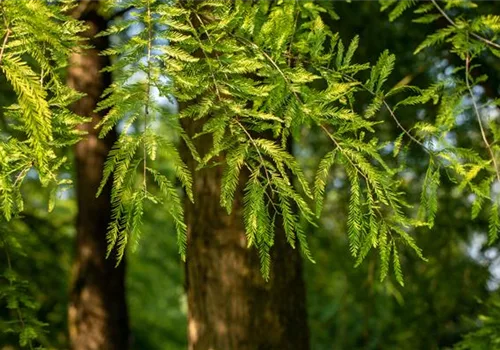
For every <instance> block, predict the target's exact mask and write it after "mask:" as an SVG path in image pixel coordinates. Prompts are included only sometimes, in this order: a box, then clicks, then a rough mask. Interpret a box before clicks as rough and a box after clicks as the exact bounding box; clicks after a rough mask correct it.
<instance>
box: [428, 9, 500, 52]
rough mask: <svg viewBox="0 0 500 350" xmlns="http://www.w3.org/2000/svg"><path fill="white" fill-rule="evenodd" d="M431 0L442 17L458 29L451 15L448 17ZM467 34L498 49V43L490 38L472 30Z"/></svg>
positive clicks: (499, 46) (499, 47)
mask: <svg viewBox="0 0 500 350" xmlns="http://www.w3.org/2000/svg"><path fill="white" fill-rule="evenodd" d="M431 1H432V3H433V4H434V6H435V7H436V9H437V10H438V11H439V12H440V13H441V14H442V15H443V17H444V18H445V19H446V20H447V21H448V22H449V23H450V24H451V25H452V26H453V27H455V28H457V29H460V28H459V27H458V25H457V24H456V23H455V21H453V20H452V19H451V17H450V16H448V14H447V13H446V12H445V11H444V10H443V9H442V8H441V6H439V5H438V3H437V1H436V0H431ZM469 34H470V35H471V36H473V37H474V38H476V39H477V40H480V41H482V42H484V43H486V44H488V45H489V46H492V47H494V48H496V49H500V45H499V44H497V43H495V42H493V41H491V40H488V39H486V38H484V37H482V36H481V35H478V34H476V33H474V32H469Z"/></svg>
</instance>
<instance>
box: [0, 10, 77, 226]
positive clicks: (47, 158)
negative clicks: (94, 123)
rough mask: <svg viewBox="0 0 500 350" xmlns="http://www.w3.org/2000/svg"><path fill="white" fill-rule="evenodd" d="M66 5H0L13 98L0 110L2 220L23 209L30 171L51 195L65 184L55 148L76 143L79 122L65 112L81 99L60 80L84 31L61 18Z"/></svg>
mask: <svg viewBox="0 0 500 350" xmlns="http://www.w3.org/2000/svg"><path fill="white" fill-rule="evenodd" d="M68 6H69V5H66V4H64V3H62V4H59V5H55V4H47V3H45V2H42V1H32V0H29V1H21V2H19V1H11V0H7V1H2V3H1V4H0V12H1V16H2V21H1V22H2V25H1V29H0V31H1V32H0V36H1V37H2V44H1V45H2V46H1V48H0V69H1V72H2V74H3V75H4V77H5V79H6V80H7V81H8V83H9V84H10V86H11V87H12V90H13V92H14V93H15V96H16V98H15V102H14V103H13V104H12V105H9V106H3V110H2V113H3V116H2V117H3V118H4V120H5V122H6V123H4V125H8V127H7V129H5V130H0V138H1V143H0V202H1V203H2V215H3V217H4V218H5V219H6V220H7V221H8V220H10V219H11V218H12V217H13V216H14V215H16V214H17V213H18V212H20V211H22V209H23V198H22V196H21V194H20V188H21V185H22V183H23V180H24V179H25V177H26V176H27V175H28V172H29V171H30V170H35V171H36V172H37V174H38V177H39V179H40V182H41V184H42V185H43V186H51V187H52V188H53V191H52V193H55V189H56V188H57V186H59V185H68V184H69V181H68V180H67V179H63V180H61V179H58V169H59V168H60V167H61V166H62V165H63V164H64V163H65V161H66V159H64V158H60V157H58V155H57V149H58V148H61V147H64V146H67V145H71V144H73V143H75V142H76V141H78V140H79V138H80V136H81V133H80V132H79V131H77V130H76V128H75V126H76V125H77V124H79V123H81V122H83V121H84V119H83V118H81V117H79V116H77V115H75V114H73V113H71V112H70V110H69V109H68V106H69V105H70V104H71V103H72V102H74V101H75V100H77V99H78V98H79V97H80V95H79V94H77V93H76V92H75V91H73V90H71V89H69V88H68V87H67V86H66V84H65V82H64V81H63V80H62V78H61V73H62V69H63V68H64V67H65V66H67V64H68V57H69V54H70V53H71V50H73V49H74V48H76V46H77V43H78V35H77V34H78V33H79V32H81V31H82V30H83V27H82V25H81V24H80V23H79V22H78V21H76V20H74V19H72V18H70V17H69V16H67V15H66V14H65V13H66V12H67V10H68ZM51 202H52V201H51ZM51 207H52V203H51V204H49V208H51Z"/></svg>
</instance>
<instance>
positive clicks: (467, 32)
mask: <svg viewBox="0 0 500 350" xmlns="http://www.w3.org/2000/svg"><path fill="white" fill-rule="evenodd" d="M381 3H382V9H383V10H385V9H387V8H391V7H392V6H393V5H395V7H392V10H391V12H390V14H389V17H390V19H391V20H395V19H396V18H397V17H399V16H400V15H401V14H402V13H403V11H404V10H406V9H407V8H410V7H412V6H413V5H415V6H416V7H415V10H414V13H415V14H416V15H417V17H418V18H416V19H415V20H414V22H416V23H424V24H427V23H432V22H435V21H437V20H438V19H444V20H445V21H446V22H447V23H448V25H447V26H446V27H444V28H441V29H439V30H437V31H436V32H434V33H433V34H430V35H429V36H428V37H427V38H426V39H425V40H424V41H423V42H422V43H420V44H419V45H418V46H417V47H416V49H415V53H419V52H420V51H422V50H426V49H430V48H432V47H435V46H443V45H445V46H446V47H449V48H450V50H451V52H453V53H454V54H456V55H458V56H459V57H460V58H461V59H462V60H463V66H462V67H458V68H455V69H454V71H453V72H452V74H451V75H449V76H448V77H447V78H446V79H442V80H441V81H438V82H437V83H436V84H434V85H433V86H430V87H429V88H427V89H424V90H421V91H417V90H416V89H413V91H414V92H417V93H416V94H414V95H412V96H410V97H408V98H405V99H403V100H401V101H399V102H398V104H397V105H396V106H395V108H394V110H396V109H397V108H399V107H401V106H404V105H414V104H420V103H422V104H425V103H433V104H436V105H438V109H437V115H436V118H435V120H434V122H427V121H426V122H420V123H417V124H416V125H414V126H413V127H412V130H411V131H412V132H413V133H414V135H415V137H416V138H417V139H418V140H416V141H417V143H420V144H421V145H422V146H424V145H425V146H424V147H426V149H427V151H428V153H429V154H430V162H429V168H428V171H427V173H426V176H425V179H424V183H423V191H422V196H421V209H420V213H421V217H422V218H423V217H425V216H426V217H427V219H428V221H429V224H430V225H431V226H432V223H433V221H434V217H435V215H436V211H437V203H438V199H437V195H438V191H437V189H438V186H439V182H440V169H445V170H446V173H447V175H448V177H449V178H450V180H451V181H452V182H454V183H457V185H458V189H460V190H465V189H467V190H469V191H470V193H471V194H472V195H473V198H474V200H473V202H472V207H471V208H472V212H471V216H472V218H473V219H474V218H476V217H477V216H478V214H479V213H480V211H481V209H483V207H485V203H487V202H489V203H490V204H489V205H488V206H486V209H485V210H488V217H489V232H488V236H489V243H490V244H491V243H493V242H495V241H496V240H497V238H498V231H499V229H500V224H499V222H500V217H499V212H498V207H499V200H500V198H499V193H498V191H497V190H495V185H496V186H498V184H500V168H499V162H500V159H499V156H498V154H499V148H498V141H499V137H500V134H499V132H498V126H497V125H496V123H495V122H494V121H493V120H488V119H487V112H488V109H489V108H491V107H493V108H495V107H496V106H498V105H499V104H498V100H488V101H486V102H485V103H482V102H480V101H479V99H480V96H478V94H477V93H475V92H474V87H475V86H477V85H480V84H482V83H484V82H485V81H486V80H487V79H488V77H487V76H486V75H481V72H480V66H478V65H475V64H474V59H475V58H477V57H479V56H480V55H483V54H487V53H491V54H493V55H495V56H498V57H500V42H499V40H498V38H499V34H500V26H499V23H500V16H495V15H479V16H475V17H471V16H465V15H457V12H458V11H460V10H462V9H473V8H475V7H477V4H475V3H474V2H472V1H444V2H439V3H438V2H437V1H435V0H432V1H431V2H428V3H418V6H417V2H407V5H408V6H403V5H402V3H403V2H400V3H397V4H396V1H392V0H390V1H385V0H384V1H381ZM403 7H404V8H403ZM450 10H451V11H450ZM451 13H454V16H452V15H451ZM458 13H460V12H458ZM460 114H466V115H470V116H471V118H472V120H474V121H475V124H476V126H477V129H476V130H477V132H478V133H479V134H480V142H481V145H482V147H480V148H478V149H463V148H458V147H455V146H454V144H453V142H452V141H451V142H450V140H453V139H454V137H453V136H452V137H450V135H452V133H457V132H458V131H457V127H458V122H457V118H456V117H457V116H458V115H460ZM408 134H409V133H408ZM410 136H411V135H410Z"/></svg>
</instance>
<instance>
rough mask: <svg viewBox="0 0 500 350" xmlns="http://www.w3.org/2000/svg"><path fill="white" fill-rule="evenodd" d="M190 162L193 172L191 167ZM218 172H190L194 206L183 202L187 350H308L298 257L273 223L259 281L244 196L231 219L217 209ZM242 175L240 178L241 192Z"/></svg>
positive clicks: (200, 143) (202, 144) (205, 143)
mask: <svg viewBox="0 0 500 350" xmlns="http://www.w3.org/2000/svg"><path fill="white" fill-rule="evenodd" d="M198 126H199V125H198ZM184 127H185V129H186V131H187V132H188V134H190V135H193V134H194V131H195V130H196V129H197V127H196V125H195V123H193V122H191V121H187V122H185V123H184ZM196 140H197V141H196V143H195V144H196V146H197V148H198V149H200V150H207V149H209V148H210V146H211V140H210V139H208V138H203V137H200V138H197V139H196ZM183 153H184V154H187V153H188V150H187V149H184V150H183ZM187 162H188V165H189V167H190V169H191V171H194V168H195V165H196V164H195V162H194V160H192V159H190V158H188V160H187ZM222 171H223V169H222V168H221V167H212V168H209V169H203V170H201V171H197V172H194V173H193V174H194V178H193V180H194V183H193V191H194V198H195V203H194V204H192V203H191V202H189V201H186V220H187V224H188V246H187V263H186V286H187V296H188V343H189V349H190V350H208V349H213V350H219V349H220V350H226V349H227V350H232V349H234V350H277V349H279V350H293V349H297V350H307V349H309V330H308V326H307V312H306V302H305V286H304V281H303V278H302V262H301V256H300V253H299V251H298V250H297V249H295V250H294V249H292V248H291V247H290V246H289V245H288V243H287V242H286V240H285V233H284V232H283V230H282V229H281V223H280V222H279V220H278V222H277V229H276V237H275V245H274V247H273V250H272V259H273V260H272V261H273V263H272V270H271V277H270V280H269V282H267V283H266V282H265V281H264V279H263V278H262V276H261V273H260V265H259V258H258V254H257V252H256V251H255V249H254V248H251V249H247V248H246V245H247V242H246V237H245V230H244V227H243V214H242V211H243V191H242V190H240V191H237V193H236V195H235V203H234V207H233V211H232V214H231V215H227V213H226V211H225V209H223V208H221V206H220V205H219V198H220V185H221V178H222ZM247 176H248V174H242V176H241V177H240V186H239V188H240V189H242V188H243V187H244V184H245V182H246V179H247Z"/></svg>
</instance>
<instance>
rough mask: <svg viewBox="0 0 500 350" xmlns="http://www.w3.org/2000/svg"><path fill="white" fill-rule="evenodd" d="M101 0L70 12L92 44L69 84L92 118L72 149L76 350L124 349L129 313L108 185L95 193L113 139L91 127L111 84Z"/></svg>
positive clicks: (82, 111) (71, 316)
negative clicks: (110, 251) (109, 247)
mask: <svg viewBox="0 0 500 350" xmlns="http://www.w3.org/2000/svg"><path fill="white" fill-rule="evenodd" d="M98 6H99V2H98V1H91V0H85V1H80V2H79V4H78V6H77V7H76V8H75V10H74V12H73V15H74V16H75V17H77V18H79V19H81V20H84V21H85V23H86V24H87V26H88V30H87V31H86V32H85V33H84V34H83V36H84V37H85V38H89V39H90V41H88V42H86V43H89V44H91V45H92V46H93V48H92V49H85V50H83V51H82V52H79V53H74V54H72V56H71V59H70V67H69V70H68V84H69V85H70V86H71V87H73V88H75V89H76V90H78V91H81V92H84V93H85V94H86V96H85V97H83V98H82V99H81V100H79V101H78V102H76V103H75V104H74V106H73V110H74V112H75V113H77V114H79V115H83V116H87V117H92V121H91V122H90V123H88V124H83V125H81V126H80V128H81V129H83V130H86V131H87V132H88V136H87V137H86V138H85V140H83V141H81V142H79V143H78V144H77V145H76V148H75V161H76V180H77V181H76V192H77V198H78V217H77V223H76V225H77V227H76V228H77V247H76V258H75V262H74V266H73V276H72V279H73V280H72V286H71V295H70V306H69V310H68V323H69V336H70V343H71V349H74V350H114V349H116V350H126V349H127V348H128V346H129V328H128V314H127V305H126V300H125V262H124V261H123V262H122V263H121V264H120V265H119V266H118V267H116V268H115V263H116V262H115V261H114V259H112V258H109V259H106V257H105V254H106V244H107V243H106V231H107V226H108V222H109V220H110V187H109V186H107V187H106V188H105V190H104V191H103V193H102V194H101V196H100V197H99V198H95V194H96V191H97V188H98V186H99V183H100V181H101V177H102V172H103V166H104V162H105V160H106V157H107V154H108V152H109V150H110V149H111V146H112V145H113V143H114V141H115V140H116V133H115V132H111V133H109V134H108V136H107V137H106V138H105V139H99V138H98V130H95V129H94V127H95V125H96V124H97V123H98V122H99V121H100V120H101V118H102V117H103V114H104V113H94V109H95V108H96V105H97V102H98V101H99V98H100V96H101V94H102V92H103V91H104V89H105V88H107V87H108V86H109V85H110V84H111V76H110V74H109V73H101V72H100V70H101V69H102V68H104V67H106V66H108V65H109V59H108V58H107V57H103V56H99V52H100V51H102V50H104V49H106V48H107V47H108V45H109V43H108V39H107V37H101V38H94V35H95V34H97V33H98V32H100V31H102V30H104V29H106V26H107V21H106V19H105V18H103V17H101V16H100V15H99V14H98V12H97V9H98Z"/></svg>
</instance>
